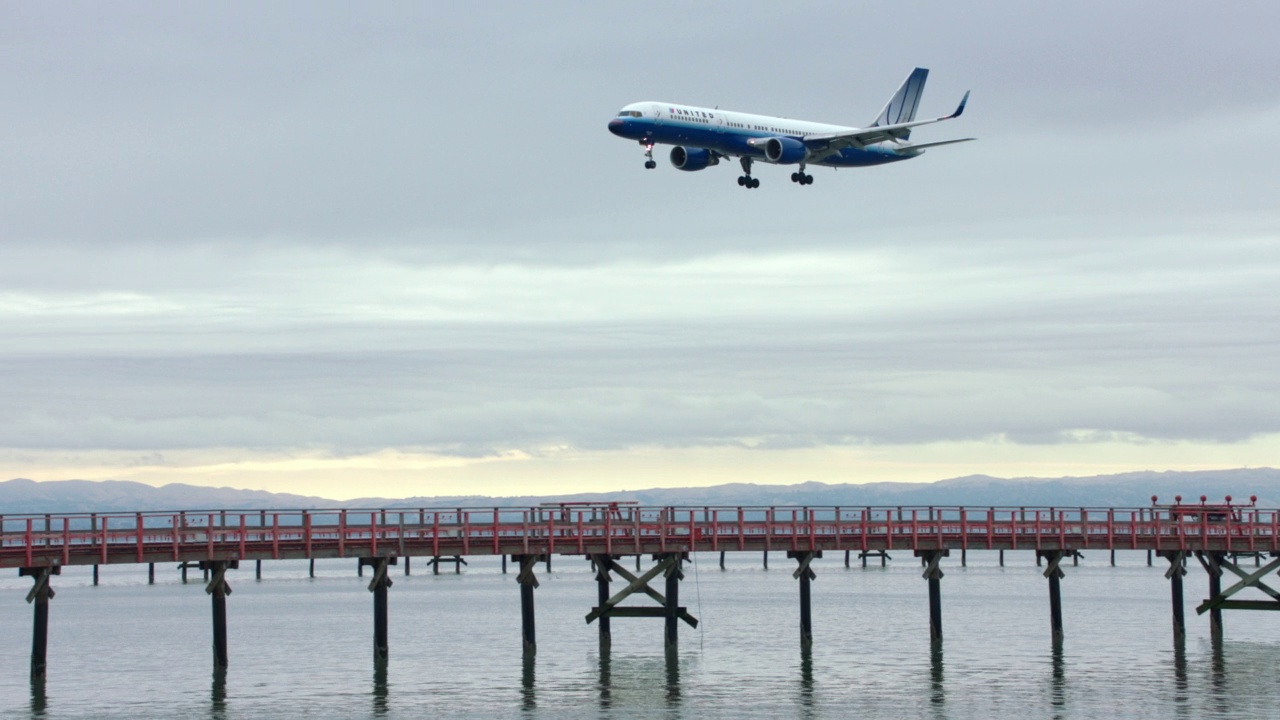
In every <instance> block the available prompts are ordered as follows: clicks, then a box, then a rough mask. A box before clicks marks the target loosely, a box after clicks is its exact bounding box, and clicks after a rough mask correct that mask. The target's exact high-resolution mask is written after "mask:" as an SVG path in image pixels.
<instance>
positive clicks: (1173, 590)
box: [1161, 552, 1187, 644]
mask: <svg viewBox="0 0 1280 720" xmlns="http://www.w3.org/2000/svg"><path fill="white" fill-rule="evenodd" d="M1161 554H1162V555H1164V556H1165V557H1166V558H1167V559H1168V560H1169V570H1168V572H1166V573H1165V575H1166V576H1167V577H1168V578H1169V599H1170V601H1171V602H1172V604H1173V641H1174V643H1175V644H1176V643H1181V642H1183V641H1185V640H1186V639H1187V620H1186V610H1185V601H1184V600H1183V597H1182V576H1183V575H1186V574H1187V569H1186V567H1185V566H1184V564H1183V559H1184V558H1185V555H1184V554H1183V553H1181V552H1170V553H1161Z"/></svg>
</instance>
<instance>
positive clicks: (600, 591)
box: [591, 553, 723, 655]
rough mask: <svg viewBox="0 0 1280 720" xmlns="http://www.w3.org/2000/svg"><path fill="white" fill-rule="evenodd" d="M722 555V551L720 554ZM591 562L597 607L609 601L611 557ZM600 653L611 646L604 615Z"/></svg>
mask: <svg viewBox="0 0 1280 720" xmlns="http://www.w3.org/2000/svg"><path fill="white" fill-rule="evenodd" d="M721 556H722V557H723V553H722V554H721ZM591 563H592V564H593V565H594V566H595V569H596V599H597V601H598V602H599V603H600V605H599V607H604V604H605V603H607V602H609V582H610V581H611V580H612V578H611V577H610V576H609V566H610V565H611V564H612V563H613V557H611V556H609V555H592V556H591ZM599 622H600V628H599V629H600V653H601V655H604V654H605V653H607V652H609V649H610V648H611V647H612V646H613V631H612V628H611V627H610V625H609V616H608V615H604V616H602V617H601V618H600V620H599Z"/></svg>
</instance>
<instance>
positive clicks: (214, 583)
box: [200, 560, 240, 673]
mask: <svg viewBox="0 0 1280 720" xmlns="http://www.w3.org/2000/svg"><path fill="white" fill-rule="evenodd" d="M238 567H240V562H239V561H238V560H201V561H200V569H201V570H203V571H204V573H205V575H206V576H208V575H210V574H212V578H211V579H210V580H209V584H208V585H206V586H205V588H204V592H205V594H206V595H208V596H209V597H210V598H211V603H212V606H213V671H214V672H215V673H218V672H222V671H225V670H226V669H227V596H228V595H230V594H231V586H230V585H229V584H227V570H228V569H235V568H238Z"/></svg>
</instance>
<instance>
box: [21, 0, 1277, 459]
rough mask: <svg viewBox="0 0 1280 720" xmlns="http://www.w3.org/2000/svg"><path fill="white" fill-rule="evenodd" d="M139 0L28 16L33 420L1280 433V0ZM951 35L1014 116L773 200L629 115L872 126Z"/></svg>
mask: <svg viewBox="0 0 1280 720" xmlns="http://www.w3.org/2000/svg"><path fill="white" fill-rule="evenodd" d="M135 8H136V10H134V11H132V12H129V13H120V12H102V11H100V10H97V9H94V8H92V6H86V7H81V8H66V9H62V10H59V9H56V8H55V9H33V8H27V7H22V8H17V7H15V8H8V9H7V10H6V13H7V14H8V15H7V17H6V20H7V22H6V23H4V24H3V25H4V29H0V32H3V33H5V35H4V42H5V47H6V51H7V52H8V53H9V57H10V59H11V61H12V62H11V63H10V64H9V65H7V69H5V70H3V71H0V95H2V96H3V98H4V99H5V100H6V102H3V103H0V122H2V123H4V126H5V128H6V132H5V133H0V153H2V154H3V155H4V157H5V158H6V167H7V168H8V171H7V172H6V173H5V174H4V175H3V176H2V177H0V337H3V338H5V347H4V349H3V350H0V373H2V376H3V377H5V378H7V379H8V381H7V382H6V383H4V384H3V385H2V386H0V437H3V438H4V443H5V444H6V445H8V446H10V447H12V448H18V449H23V448H26V449H42V450H47V451H57V450H71V451H90V450H107V451H130V452H135V451H136V452H140V453H146V452H153V451H158V450H165V451H172V450H175V449H183V448H186V449H197V450H208V451H212V450H213V449H215V448H240V449H241V450H244V451H246V452H248V451H254V452H259V451H260V452H275V451H288V449H291V448H293V449H296V448H305V449H308V450H310V451H315V452H321V453H326V452H327V453H334V454H337V455H345V454H363V453H372V452H377V451H380V450H382V449H384V448H407V449H413V450H414V451H415V452H427V453H439V454H448V455H452V456H457V457H506V453H517V454H520V453H524V454H529V455H531V456H533V455H536V454H538V453H544V452H546V451H547V450H546V449H547V448H565V447H568V448H578V449H585V450H589V451H592V452H626V451H627V450H628V449H635V448H697V447H703V448H705V447H714V446H723V447H727V448H756V449H758V450H761V451H764V450H766V449H776V448H820V447H823V446H847V447H853V448H862V447H870V446H882V445H883V446H888V445H892V446H895V447H897V446H901V447H909V446H912V445H913V444H922V445H923V444H936V443H953V442H962V443H963V442H978V443H988V444H989V445H998V444H1000V443H1006V442H1012V443H1024V444H1046V445H1059V446H1062V447H1072V446H1078V445H1080V444H1082V443H1102V442H1112V441H1114V442H1118V443H1122V444H1123V443H1130V444H1134V445H1137V444H1141V443H1144V442H1149V441H1153V440H1158V441H1197V442H1218V443H1242V442H1245V441H1247V440H1248V439H1250V438H1257V437H1260V436H1264V435H1267V434H1269V433H1275V432H1280V427H1278V426H1280V414H1278V413H1277V411H1275V410H1274V408H1276V407H1280V404H1278V403H1277V402H1276V401H1277V400H1278V399H1280V397H1277V396H1278V395H1280V389H1278V388H1277V382H1276V381H1275V379H1274V372H1273V370H1274V368H1273V366H1274V364H1275V363H1274V359H1275V357H1276V351H1277V347H1278V346H1280V337H1278V336H1277V330H1276V327H1275V323H1274V321H1273V319H1274V318H1275V317H1277V316H1280V300H1277V299H1276V295H1275V293H1274V287H1275V285H1276V282H1277V280H1280V251H1278V250H1277V245H1276V243H1275V238H1276V234H1277V232H1280V212H1278V211H1277V210H1276V209H1275V203H1274V197H1275V196H1276V194H1277V193H1276V190H1277V187H1276V181H1275V176H1274V168H1275V167H1276V166H1277V164H1280V141H1277V140H1276V136H1275V133H1274V132H1273V128H1274V127H1275V126H1276V124H1277V122H1280V95H1278V94H1277V93H1276V92H1275V89H1274V82H1273V80H1274V77H1276V76H1277V74H1280V67H1278V65H1280V60H1277V57H1276V56H1275V54H1274V53H1273V52H1271V50H1270V48H1271V44H1272V43H1271V38H1270V36H1269V35H1268V34H1267V33H1268V32H1269V29H1270V28H1273V27H1275V26H1276V22H1275V21H1276V20H1280V17H1277V14H1278V13H1280V10H1277V9H1276V7H1275V6H1274V4H1264V3H1252V4H1250V3H1246V4H1241V5H1238V6H1236V7H1235V9H1234V11H1233V13H1232V14H1230V15H1225V14H1217V15H1214V14H1209V15H1206V14H1205V13H1203V12H1202V11H1199V10H1192V9H1184V8H1161V9H1160V11H1159V12H1153V11H1152V10H1150V9H1145V8H1143V7H1140V6H1124V7H1112V6H1110V5H1102V4H1101V3H1096V4H1092V5H1086V6H1079V5H1074V6H1071V7H1070V8H1066V7H1064V8H1045V7H1034V8H1033V7H1028V6H1025V5H1024V4H1019V3H997V4H993V5H988V6H984V7H983V8H963V9H960V8H957V9H950V8H903V7H899V6H888V5H885V6H884V7H883V8H881V11H882V12H884V13H886V17H888V16H889V13H891V14H892V17H893V18H894V21H893V22H881V23H877V24H876V25H875V27H874V29H869V30H868V32H866V33H862V34H861V37H860V41H859V42H856V43H848V42H843V41H840V40H833V41H830V42H822V41H818V42H804V43H798V44H797V43H796V42H795V41H794V38H795V37H798V36H799V35H804V34H806V33H808V32H810V30H811V28H812V27H813V19H814V18H815V17H821V18H822V19H823V24H824V25H825V26H827V27H831V28H834V29H836V35H837V36H840V37H843V36H844V34H845V33H844V31H843V30H841V28H847V27H850V26H853V25H855V24H856V25H858V26H860V27H866V22H865V21H866V17H865V14H866V12H867V11H866V9H865V8H859V9H854V8H851V7H847V6H845V5H841V4H830V3H798V4H788V5H783V6H778V8H776V9H766V10H754V9H753V10H751V11H743V10H742V9H741V8H739V7H738V6H737V5H733V6H726V5H719V4H715V3H708V4H704V5H698V6H695V7H686V6H683V5H682V6H679V16H680V17H681V18H683V19H682V20H681V21H679V22H674V21H673V22H647V21H644V20H643V19H637V18H636V17H635V15H634V13H633V12H632V11H631V10H626V9H621V8H617V9H615V8H612V7H609V6H600V7H592V8H582V7H568V6H566V7H558V6H547V5H542V6H529V5H527V4H518V3H510V4H506V5H503V6H502V7H501V8H493V7H491V8H489V9H487V10H486V11H485V12H483V13H480V12H477V11H474V10H471V9H470V8H467V7H465V6H456V7H455V6H443V5H440V6H437V5H429V6H416V5H406V6H394V7H389V8H384V9H382V10H380V11H378V12H361V13H353V12H352V11H350V10H349V9H348V8H346V7H345V6H343V5H341V4H318V5H312V6H310V7H309V9H308V10H307V12H306V13H304V14H301V15H299V14H298V13H296V12H294V11H292V10H290V11H285V10H278V9H275V8H272V7H265V8H256V7H255V8H252V9H250V8H248V7H247V6H246V7H244V8H239V9H237V10H227V9H225V8H214V7H210V8H201V9H199V10H198V11H197V13H196V14H191V13H189V12H186V11H184V12H182V13H177V12H175V11H173V10H172V9H170V8H169V7H168V6H165V5H163V4H161V5H154V6H146V5H143V6H135ZM730 10H731V11H730ZM652 11H653V16H654V17H664V16H666V15H670V14H671V13H666V12H664V11H663V8H662V5H661V4H659V5H658V6H654V7H652ZM1103 15H1105V16H1106V17H1107V21H1105V22H1100V21H1099V20H1098V18H1099V17H1100V16H1103ZM493 18H498V20H496V21H495V20H493ZM1228 30H1229V31H1228ZM779 45H782V46H785V47H787V48H789V49H790V50H789V52H787V53H783V54H781V55H780V54H779V53H777V52H775V50H776V48H777V47H778V46H779ZM791 50H793V51H794V52H792V51H791ZM915 65H926V66H929V67H931V68H932V70H933V74H932V75H931V77H930V81H929V82H930V87H929V90H928V92H927V93H926V95H925V108H924V111H925V112H928V113H933V112H934V111H935V110H936V112H937V113H938V114H941V113H943V112H949V111H950V110H951V109H952V108H953V107H954V102H955V101H956V100H958V98H959V96H960V94H961V93H962V92H963V91H964V90H965V89H968V88H972V89H973V90H974V95H973V100H972V101H971V103H970V105H969V109H968V110H967V111H966V114H965V115H964V116H963V117H962V118H961V119H960V120H959V121H957V122H955V123H948V124H943V125H939V126H936V127H931V128H927V129H926V130H927V135H928V137H927V139H928V140H934V139H946V138H950V137H957V136H969V135H973V136H977V137H979V138H980V140H979V142H977V143H970V144H967V145H963V146H957V147H954V148H938V149H936V150H931V151H929V152H928V153H927V154H926V156H925V157H923V158H920V159H918V160H915V161H913V162H911V163H902V164H899V165H895V166H888V167H883V168H874V169H866V170H861V171H847V170H846V171H840V172H827V171H825V170H821V169H814V171H813V172H814V174H815V175H817V177H818V183H817V184H816V185H814V186H813V187H807V188H803V189H801V188H798V187H795V186H790V185H789V184H788V183H786V181H785V178H784V173H783V172H782V171H781V170H780V169H778V168H762V169H760V170H759V172H758V175H759V176H760V177H762V178H763V179H764V182H765V187H764V188H762V190H761V191H758V192H757V193H755V194H748V193H744V192H743V191H742V190H741V189H740V188H738V187H736V185H734V183H733V177H734V175H736V169H735V168H733V167H728V168H726V167H723V166H722V167H716V168H711V169H709V170H707V171H705V172H703V173H689V174H686V173H678V172H675V171H674V170H672V169H671V168H669V167H667V166H666V164H665V161H664V162H662V163H661V167H660V169H659V170H657V171H654V172H646V171H644V170H642V169H641V167H640V163H641V160H642V157H641V154H640V148H639V147H638V146H634V145H631V146H629V145H627V144H625V143H621V142H618V141H617V139H616V138H613V137H612V136H610V135H609V134H608V133H607V132H605V129H604V122H605V120H606V119H607V118H608V117H609V116H610V115H611V114H612V113H613V112H614V111H615V110H616V108H617V107H620V106H621V105H623V104H625V103H627V102H632V101H636V100H640V99H671V100H673V101H683V102H693V103H703V104H708V105H714V104H719V105H721V106H725V107H733V108H740V109H743V110H754V111H759V112H772V113H779V114H786V115H794V116H803V117H812V118H814V119H818V120H824V121H830V122H846V123H849V124H856V123H859V122H866V121H868V120H869V119H870V118H871V117H873V116H874V114H875V112H876V110H877V109H878V108H879V107H880V105H881V104H882V103H883V101H884V99H885V98H887V97H888V95H889V94H890V93H891V92H892V91H893V88H894V87H895V86H896V84H897V82H898V81H899V80H900V79H901V77H902V76H904V75H905V74H906V72H907V71H908V70H909V69H910V68H911V67H913V66H915ZM925 134H926V133H925V131H922V135H921V139H925V138H924V135H925ZM729 165H732V163H729ZM1117 438H1118V439H1119V440H1116V439H1117ZM1104 439H1108V440H1105V441H1104ZM281 449H285V450H281ZM940 474H948V473H945V472H943V473H940Z"/></svg>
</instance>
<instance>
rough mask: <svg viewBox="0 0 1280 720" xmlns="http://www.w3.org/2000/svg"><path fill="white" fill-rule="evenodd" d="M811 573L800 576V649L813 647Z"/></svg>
mask: <svg viewBox="0 0 1280 720" xmlns="http://www.w3.org/2000/svg"><path fill="white" fill-rule="evenodd" d="M809 592H810V590H809V573H801V574H800V647H803V648H809V647H813V613H812V611H811V610H810V608H809Z"/></svg>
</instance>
